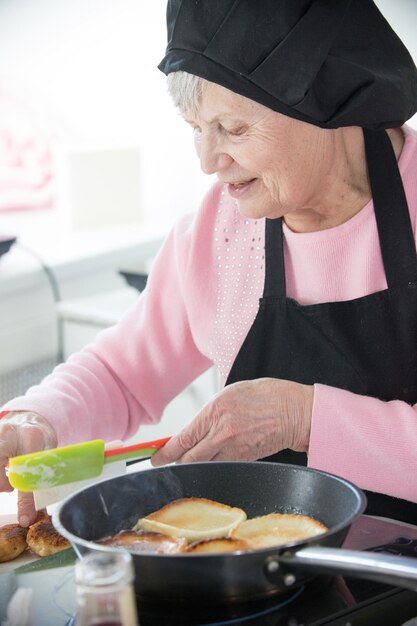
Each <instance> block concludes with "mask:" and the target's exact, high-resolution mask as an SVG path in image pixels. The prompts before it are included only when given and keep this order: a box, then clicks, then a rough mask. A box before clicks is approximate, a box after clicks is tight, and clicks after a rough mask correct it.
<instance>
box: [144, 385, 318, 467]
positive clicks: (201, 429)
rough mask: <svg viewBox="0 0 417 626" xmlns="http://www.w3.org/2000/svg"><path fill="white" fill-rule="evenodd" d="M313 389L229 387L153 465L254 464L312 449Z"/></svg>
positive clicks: (285, 386)
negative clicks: (282, 453)
mask: <svg viewBox="0 0 417 626" xmlns="http://www.w3.org/2000/svg"><path fill="white" fill-rule="evenodd" d="M312 406H313V387H312V386H310V385H302V384H300V383H295V382H292V381H288V380H280V379H276V378H258V379H256V380H247V381H246V380H245V381H241V382H237V383H233V384H232V385H228V386H227V387H225V388H224V389H222V390H221V391H220V392H219V393H217V394H216V395H215V396H214V397H213V398H212V400H210V401H209V402H208V403H207V404H206V405H205V406H204V407H203V408H202V409H201V411H200V412H199V413H198V414H197V416H196V417H195V418H194V419H193V420H192V422H190V424H188V425H187V426H186V427H185V428H184V429H183V430H182V431H181V432H180V433H179V434H178V435H176V436H175V437H172V439H171V440H170V441H169V442H168V443H167V444H166V445H165V446H164V447H163V448H161V449H160V450H159V451H158V452H157V453H156V454H155V455H154V456H153V457H152V465H153V466H160V465H165V464H167V463H174V462H177V463H191V462H194V461H226V460H243V461H253V460H256V459H260V458H263V457H266V456H269V455H270V454H274V453H275V452H278V451H280V450H283V449H285V448H291V449H292V450H297V451H300V452H306V451H307V450H308V443H309V438H310V426H311V414H312Z"/></svg>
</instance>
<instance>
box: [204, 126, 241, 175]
mask: <svg viewBox="0 0 417 626" xmlns="http://www.w3.org/2000/svg"><path fill="white" fill-rule="evenodd" d="M195 145H196V150H197V154H198V156H199V159H200V167H201V169H202V171H203V172H204V173H205V174H216V173H217V172H221V171H222V170H224V169H225V168H227V167H228V166H229V165H230V164H231V163H232V162H233V159H232V157H231V156H230V155H229V154H228V153H227V152H225V151H224V150H222V148H221V146H220V145H218V142H217V141H216V140H215V139H214V138H210V137H207V136H204V135H203V134H202V135H201V136H200V138H199V140H198V141H197V140H196V144H195Z"/></svg>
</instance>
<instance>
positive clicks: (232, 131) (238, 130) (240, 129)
mask: <svg viewBox="0 0 417 626" xmlns="http://www.w3.org/2000/svg"><path fill="white" fill-rule="evenodd" d="M222 130H223V132H225V133H227V134H228V135H234V136H239V135H243V133H244V132H245V130H246V129H245V127H244V126H234V127H231V128H227V127H225V126H222Z"/></svg>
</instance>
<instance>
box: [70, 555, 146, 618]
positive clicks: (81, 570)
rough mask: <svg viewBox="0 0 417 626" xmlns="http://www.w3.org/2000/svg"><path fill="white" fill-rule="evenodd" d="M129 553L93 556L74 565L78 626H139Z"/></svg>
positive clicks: (84, 558)
mask: <svg viewBox="0 0 417 626" xmlns="http://www.w3.org/2000/svg"><path fill="white" fill-rule="evenodd" d="M133 580H134V567H133V562H132V556H131V555H130V554H129V553H128V552H91V553H90V554H88V555H86V556H84V557H83V558H81V559H80V560H79V561H78V562H77V563H76V565H75V585H76V592H77V617H76V620H75V624H76V626H138V624H139V621H138V617H137V611H136V603H135V594H134V590H133Z"/></svg>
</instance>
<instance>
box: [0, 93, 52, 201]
mask: <svg viewBox="0 0 417 626" xmlns="http://www.w3.org/2000/svg"><path fill="white" fill-rule="evenodd" d="M52 202H53V170H52V155H51V149H50V137H48V134H47V132H46V131H45V130H44V129H42V128H41V126H40V125H39V123H38V121H37V119H36V114H35V112H33V111H31V109H30V107H28V106H26V105H25V104H24V103H22V102H21V101H20V100H19V99H18V98H17V97H14V96H13V95H11V94H9V93H6V91H4V90H2V89H1V88H0V211H14V210H27V209H38V208H46V207H49V206H51V205H52Z"/></svg>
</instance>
